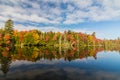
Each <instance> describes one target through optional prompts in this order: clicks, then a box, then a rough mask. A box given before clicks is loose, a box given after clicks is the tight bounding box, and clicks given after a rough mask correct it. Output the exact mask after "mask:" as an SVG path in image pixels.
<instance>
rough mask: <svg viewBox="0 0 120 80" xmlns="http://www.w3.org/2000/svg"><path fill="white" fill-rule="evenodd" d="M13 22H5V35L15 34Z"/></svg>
mask: <svg viewBox="0 0 120 80" xmlns="http://www.w3.org/2000/svg"><path fill="white" fill-rule="evenodd" d="M13 27H14V26H13V21H12V20H11V19H9V20H7V21H6V22H5V27H4V32H5V34H12V33H13Z"/></svg>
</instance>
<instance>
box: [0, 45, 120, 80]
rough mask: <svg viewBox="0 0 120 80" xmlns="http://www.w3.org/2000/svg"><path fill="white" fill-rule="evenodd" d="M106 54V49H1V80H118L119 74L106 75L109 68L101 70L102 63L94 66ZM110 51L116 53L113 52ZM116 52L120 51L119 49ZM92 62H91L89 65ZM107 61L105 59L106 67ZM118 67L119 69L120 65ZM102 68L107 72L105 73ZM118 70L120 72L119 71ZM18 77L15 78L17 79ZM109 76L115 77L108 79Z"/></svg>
mask: <svg viewBox="0 0 120 80" xmlns="http://www.w3.org/2000/svg"><path fill="white" fill-rule="evenodd" d="M103 50H104V48H103V47H86V48H79V49H74V50H73V49H65V48H64V49H60V48H54V47H24V48H20V47H13V48H10V47H5V48H2V47H0V64H1V67H0V68H1V71H2V73H1V72H0V80H1V79H3V80H4V79H8V80H16V79H17V80H24V79H26V80H27V79H28V80H29V79H30V80H31V79H33V80H49V79H55V80H80V79H85V80H93V79H96V80H97V78H99V79H98V80H104V79H102V78H105V80H106V79H109V80H112V79H116V80H117V79H119V77H118V74H116V73H112V72H106V71H105V70H107V68H105V67H103V65H102V68H101V67H100V66H101V63H100V62H99V59H98V60H97V62H94V61H96V59H97V57H98V56H97V53H99V52H101V51H103ZM107 50H108V49H106V51H107ZM116 50H117V49H116ZM109 51H110V50H109ZM111 51H113V49H111ZM117 51H119V49H118V50H117ZM87 58H90V59H89V60H88V61H86V62H87V63H88V64H87V63H82V62H81V60H83V59H84V60H85V59H87ZM91 59H92V62H89V61H91ZM93 60H94V61H93ZM100 61H102V60H100ZM105 61H107V60H105ZM105 61H104V59H103V63H104V62H105ZM110 65H111V64H110ZM118 67H120V65H119V66H118ZM103 68H104V69H105V70H102V69H103ZM110 69H113V68H110ZM117 70H119V68H118V69H117ZM108 71H109V70H108ZM15 74H16V76H14V75H15ZM102 74H104V75H102ZM93 75H95V76H96V77H95V76H93ZM108 75H111V76H114V77H107V76H108ZM100 76H102V77H100Z"/></svg>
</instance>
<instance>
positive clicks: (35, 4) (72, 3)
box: [0, 0, 120, 25]
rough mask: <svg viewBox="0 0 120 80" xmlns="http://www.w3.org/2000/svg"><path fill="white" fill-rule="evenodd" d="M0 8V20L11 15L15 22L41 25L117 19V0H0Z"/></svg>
mask: <svg viewBox="0 0 120 80" xmlns="http://www.w3.org/2000/svg"><path fill="white" fill-rule="evenodd" d="M61 3H63V4H64V5H66V7H67V8H65V9H63V8H62V7H61V6H62V4H61ZM66 3H67V4H66ZM52 4H53V5H52ZM0 11H1V12H0V21H6V20H7V19H9V18H11V19H13V20H14V21H17V22H26V21H30V22H36V23H43V24H49V23H50V24H53V25H55V24H67V25H69V24H77V23H82V22H87V21H105V20H115V19H120V1H119V0H96V1H95V0H36V1H29V0H1V1H0ZM61 22H63V23H61Z"/></svg>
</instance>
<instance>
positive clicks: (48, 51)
mask: <svg viewBox="0 0 120 80" xmlns="http://www.w3.org/2000/svg"><path fill="white" fill-rule="evenodd" d="M114 49H115V50H116V51H120V50H119V48H118V49H117V48H114ZM103 50H104V48H103V47H86V48H79V49H74V50H73V49H68V48H62V49H60V48H55V47H23V48H20V47H13V48H10V47H4V48H3V47H0V64H1V71H2V72H3V73H4V75H6V74H7V72H8V71H9V67H10V64H11V62H13V61H16V60H26V61H31V62H36V61H38V60H43V59H46V60H56V59H57V60H59V59H64V60H65V61H72V60H76V59H84V58H88V57H93V58H94V59H97V57H96V55H97V53H98V52H101V51H103ZM105 50H106V51H107V50H111V51H113V49H108V48H107V49H105ZM46 74H47V73H46Z"/></svg>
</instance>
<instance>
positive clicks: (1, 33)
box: [0, 20, 120, 48]
mask: <svg viewBox="0 0 120 80" xmlns="http://www.w3.org/2000/svg"><path fill="white" fill-rule="evenodd" d="M13 27H14V24H13V21H12V20H8V21H6V22H5V26H4V29H0V45H1V46H13V45H15V46H56V47H57V46H62V47H73V48H74V47H77V46H103V45H104V46H105V45H106V44H107V42H108V40H101V39H97V38H96V36H95V32H93V33H92V34H86V33H81V32H72V31H70V30H68V31H64V32H63V33H61V32H56V33H55V32H52V31H50V32H41V31H39V30H29V31H17V30H14V28H13ZM115 42H116V41H115ZM119 42H120V40H119ZM109 43H113V41H109ZM113 44H114V43H113ZM119 44H120V43H119Z"/></svg>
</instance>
